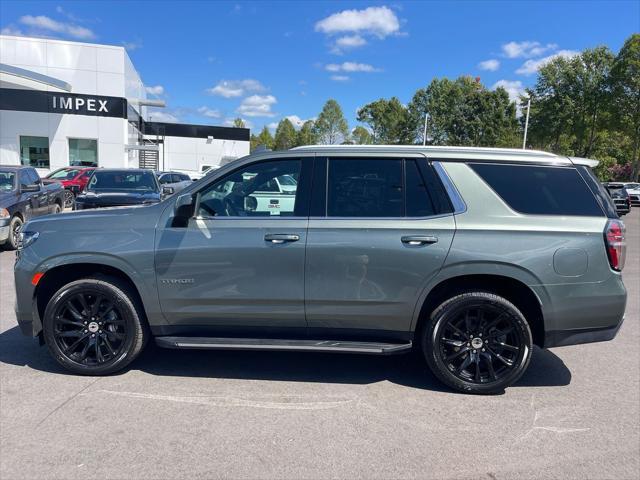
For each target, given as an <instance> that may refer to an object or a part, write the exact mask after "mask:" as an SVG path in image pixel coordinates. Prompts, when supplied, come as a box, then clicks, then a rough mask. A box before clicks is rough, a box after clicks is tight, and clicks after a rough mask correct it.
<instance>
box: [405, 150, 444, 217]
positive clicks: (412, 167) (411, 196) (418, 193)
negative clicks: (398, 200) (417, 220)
mask: <svg viewBox="0 0 640 480" xmlns="http://www.w3.org/2000/svg"><path fill="white" fill-rule="evenodd" d="M404 168H405V185H406V192H407V193H406V209H407V217H428V216H431V215H435V213H436V212H435V207H434V205H433V202H432V201H431V197H430V196H429V192H428V191H427V185H426V183H425V180H424V178H423V177H422V174H421V173H420V170H419V169H418V164H417V162H416V161H415V160H406V161H405V167H404Z"/></svg>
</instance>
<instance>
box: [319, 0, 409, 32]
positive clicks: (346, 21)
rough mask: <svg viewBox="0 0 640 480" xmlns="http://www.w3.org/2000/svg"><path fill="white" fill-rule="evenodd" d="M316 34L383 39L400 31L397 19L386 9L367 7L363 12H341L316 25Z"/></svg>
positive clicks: (391, 11)
mask: <svg viewBox="0 0 640 480" xmlns="http://www.w3.org/2000/svg"><path fill="white" fill-rule="evenodd" d="M315 29H316V31H317V32H322V33H325V34H327V35H333V34H339V33H346V32H353V33H360V32H361V33H364V34H370V35H375V36H377V37H379V38H384V37H386V36H388V35H391V34H393V33H396V32H398V30H400V21H399V20H398V17H397V16H396V14H395V13H394V12H393V10H391V9H390V8H388V7H385V6H383V7H369V8H365V9H364V10H343V11H342V12H338V13H334V14H333V15H329V16H328V17H327V18H324V19H322V20H320V21H319V22H317V23H316V26H315Z"/></svg>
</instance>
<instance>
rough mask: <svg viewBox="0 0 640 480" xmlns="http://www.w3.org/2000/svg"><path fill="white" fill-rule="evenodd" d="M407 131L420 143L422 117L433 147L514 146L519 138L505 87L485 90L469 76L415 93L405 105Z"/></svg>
mask: <svg viewBox="0 0 640 480" xmlns="http://www.w3.org/2000/svg"><path fill="white" fill-rule="evenodd" d="M408 110H409V112H408V116H409V119H408V123H409V125H408V129H409V130H410V132H411V135H412V137H413V138H414V139H415V140H416V141H418V142H420V143H422V136H423V128H424V127H423V126H424V117H425V114H427V113H428V114H429V123H428V132H427V138H429V142H428V143H431V144H433V145H468V146H480V147H514V146H516V144H517V138H518V122H517V119H516V105H515V103H514V102H512V101H510V100H509V95H508V94H507V92H506V90H505V89H504V88H497V89H496V90H488V89H487V88H486V87H485V86H483V85H482V84H481V83H480V82H479V81H476V80H474V79H472V78H471V77H468V76H465V77H459V78H458V79H456V80H449V79H448V78H443V79H434V80H433V81H432V82H431V83H430V84H429V86H428V87H426V88H423V89H420V90H418V91H417V92H416V93H415V95H414V96H413V98H412V99H411V102H410V103H409V106H408Z"/></svg>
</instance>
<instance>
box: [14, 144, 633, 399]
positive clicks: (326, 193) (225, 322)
mask: <svg viewBox="0 0 640 480" xmlns="http://www.w3.org/2000/svg"><path fill="white" fill-rule="evenodd" d="M596 164H597V162H595V161H593V160H588V159H580V158H567V157H560V156H556V155H553V154H549V153H544V152H535V151H522V150H502V149H480V148H455V147H404V146H388V147H387V146H311V147H304V148H298V149H293V150H289V151H286V152H260V153H259V154H255V155H251V156H248V157H245V158H242V159H239V160H236V161H234V162H232V163H229V164H227V165H225V166H223V167H221V168H220V169H219V170H217V171H215V172H214V173H212V174H210V175H208V176H206V177H204V178H203V179H201V180H199V181H197V182H194V183H193V184H191V185H189V186H187V187H186V188H185V189H184V190H183V191H182V192H181V193H180V194H177V195H174V196H172V197H170V198H168V199H166V200H164V201H163V202H161V203H160V204H157V205H151V206H146V207H139V208H120V209H104V210H99V211H89V212H74V213H70V214H67V215H63V216H57V217H45V218H42V219H37V220H32V221H30V222H29V223H28V224H26V225H25V227H24V229H23V231H22V234H21V247H20V250H19V253H18V258H17V262H16V265H15V279H16V282H15V285H16V295H17V304H16V312H17V318H18V323H19V325H20V328H21V329H22V332H23V333H25V334H26V335H29V336H38V337H39V338H40V339H41V341H42V343H44V344H46V345H47V347H48V348H49V350H50V351H51V354H52V355H53V357H54V358H55V359H56V360H57V361H58V362H59V363H60V364H61V365H63V366H64V367H65V368H67V369H69V370H70V371H72V372H75V373H78V374H86V375H101V374H109V373H112V372H115V371H117V370H120V369H123V368H125V366H127V365H128V364H129V363H130V362H132V361H133V360H134V359H135V358H136V357H137V356H138V355H139V354H140V352H141V350H142V348H143V347H144V345H145V343H146V341H147V340H148V339H150V338H154V340H155V342H156V343H157V345H159V346H161V347H166V348H180V349H189V348H191V349H204V350H206V349H242V350H289V351H316V352H318V351H321V352H335V353H362V354H378V355H384V354H395V353H404V352H409V351H411V350H416V351H418V352H419V353H420V354H421V355H422V356H423V358H424V360H425V361H426V363H427V364H428V366H429V367H430V369H431V371H432V372H433V374H434V375H435V376H436V377H438V378H439V379H440V380H441V381H442V382H444V383H445V384H446V385H448V386H450V387H451V388H453V389H457V390H461V391H464V392H471V393H495V392H500V391H502V390H503V389H504V388H505V387H508V386H509V385H512V384H513V383H514V382H516V381H517V380H518V379H519V378H520V377H521V375H522V374H523V373H524V371H525V370H526V368H527V366H528V365H529V361H530V359H531V355H532V351H533V346H534V345H537V346H539V347H541V348H546V347H557V346H561V345H572V344H577V343H587V342H598V341H605V340H611V339H612V338H614V336H615V335H616V333H617V331H618V329H619V328H620V326H621V324H622V321H623V317H624V311H625V303H626V291H625V288H624V285H623V283H622V276H621V271H622V268H623V265H624V257H625V237H624V236H625V232H624V225H623V223H622V222H621V221H620V219H619V218H618V216H617V214H616V212H615V208H614V206H613V204H612V202H611V199H610V198H609V196H608V195H607V193H606V192H605V191H604V189H603V187H602V186H601V185H600V184H599V182H598V181H597V180H596V178H595V176H594V174H593V173H592V172H591V167H594V166H595V165H596ZM276 179H286V181H285V183H287V184H288V186H287V188H286V192H285V189H284V188H282V185H281V183H282V182H280V180H276ZM275 184H277V185H278V188H280V189H281V190H282V191H279V192H277V193H278V195H280V196H285V195H286V196H287V198H289V199H291V201H287V202H279V206H278V207H274V206H273V205H276V204H275V203H268V204H264V203H260V201H259V200H258V196H259V195H260V194H261V192H265V191H269V189H270V188H273V186H274V185H275ZM277 200H280V199H279V198H273V199H271V200H270V201H269V202H272V201H273V202H275V201H277Z"/></svg>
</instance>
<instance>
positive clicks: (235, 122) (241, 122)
mask: <svg viewBox="0 0 640 480" xmlns="http://www.w3.org/2000/svg"><path fill="white" fill-rule="evenodd" d="M233 126H234V127H236V128H246V127H245V125H244V120H242V119H241V118H240V117H238V118H235V119H234V120H233Z"/></svg>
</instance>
